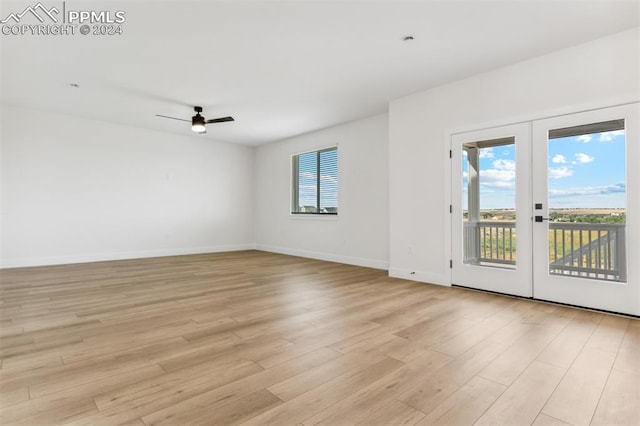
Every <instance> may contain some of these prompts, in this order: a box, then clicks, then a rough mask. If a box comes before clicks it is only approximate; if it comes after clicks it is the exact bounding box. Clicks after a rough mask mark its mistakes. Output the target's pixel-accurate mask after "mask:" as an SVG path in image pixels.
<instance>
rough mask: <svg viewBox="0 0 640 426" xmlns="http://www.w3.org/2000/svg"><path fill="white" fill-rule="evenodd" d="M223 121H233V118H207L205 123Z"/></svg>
mask: <svg viewBox="0 0 640 426" xmlns="http://www.w3.org/2000/svg"><path fill="white" fill-rule="evenodd" d="M225 121H235V120H234V119H233V117H220V118H213V119H211V120H207V121H206V123H207V124H211V123H224V122H225Z"/></svg>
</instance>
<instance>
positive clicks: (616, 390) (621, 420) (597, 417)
mask: <svg viewBox="0 0 640 426" xmlns="http://www.w3.org/2000/svg"><path fill="white" fill-rule="evenodd" d="M591 424H592V425H594V426H595V425H602V426H605V425H640V374H634V373H629V372H626V371H622V370H616V369H613V370H612V371H611V374H610V375H609V379H608V380H607V384H606V385H605V388H604V391H603V392H602V397H601V398H600V401H599V402H598V407H597V408H596V412H595V414H594V416H593V420H592V421H591Z"/></svg>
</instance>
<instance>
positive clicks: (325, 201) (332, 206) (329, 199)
mask: <svg viewBox="0 0 640 426" xmlns="http://www.w3.org/2000/svg"><path fill="white" fill-rule="evenodd" d="M320 212H321V213H337V212H338V150H337V149H331V150H329V151H321V152H320Z"/></svg>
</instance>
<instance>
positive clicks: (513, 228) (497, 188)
mask: <svg viewBox="0 0 640 426" xmlns="http://www.w3.org/2000/svg"><path fill="white" fill-rule="evenodd" d="M639 116H640V110H639V108H638V104H632V105H626V106H620V107H613V108H606V109H600V110H594V111H589V112H583V113H576V114H570V115H564V116H559V117H553V118H548V119H544V120H537V121H533V122H530V123H523V124H516V125H511V126H503V127H499V128H492V129H487V130H481V131H474V132H466V133H460V134H455V135H453V136H452V141H451V148H452V154H453V155H452V158H453V164H452V194H453V196H452V204H453V214H452V238H453V239H452V259H453V270H452V281H453V284H458V285H463V286H468V287H474V288H479V289H484V290H490V291H497V292H501V293H507V294H513V295H518V296H525V297H533V298H536V299H540V300H549V301H555V302H561V303H567V304H571V305H577V306H584V307H589V308H596V309H603V310H607V311H613V312H621V313H628V314H634V315H639V314H640V284H639V282H638V281H639V279H640V276H639V272H640V271H639V268H638V266H639V265H638V263H639V261H640V244H639V243H640V232H639V228H638V225H639V223H638V222H639V221H638V219H639V215H640V197H639V194H640V171H639V170H640V161H639V160H640V146H639V144H640V138H639V135H638V129H639V125H638V117H639Z"/></svg>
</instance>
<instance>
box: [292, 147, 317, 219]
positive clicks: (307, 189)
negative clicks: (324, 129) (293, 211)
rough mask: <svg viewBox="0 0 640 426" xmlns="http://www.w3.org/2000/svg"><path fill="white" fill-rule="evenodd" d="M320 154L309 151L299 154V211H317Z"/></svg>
mask: <svg viewBox="0 0 640 426" xmlns="http://www.w3.org/2000/svg"><path fill="white" fill-rule="evenodd" d="M317 203H318V155H317V152H308V153H306V154H300V155H299V156H298V210H297V211H298V212H300V213H317V212H318V208H317Z"/></svg>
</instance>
